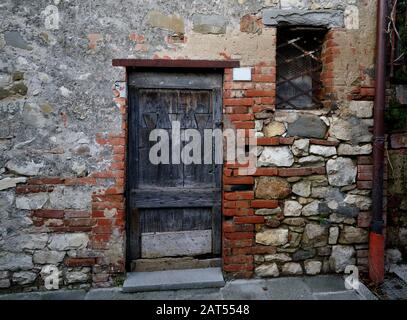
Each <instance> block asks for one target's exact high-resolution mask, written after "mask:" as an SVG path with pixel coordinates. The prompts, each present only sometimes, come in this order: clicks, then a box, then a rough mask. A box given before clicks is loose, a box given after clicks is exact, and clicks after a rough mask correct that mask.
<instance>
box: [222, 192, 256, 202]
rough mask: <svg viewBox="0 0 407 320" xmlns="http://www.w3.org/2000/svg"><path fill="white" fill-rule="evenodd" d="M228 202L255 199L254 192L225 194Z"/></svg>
mask: <svg viewBox="0 0 407 320" xmlns="http://www.w3.org/2000/svg"><path fill="white" fill-rule="evenodd" d="M224 198H225V199H226V200H251V199H254V191H236V192H225V193H224Z"/></svg>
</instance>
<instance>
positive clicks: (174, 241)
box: [141, 230, 212, 258]
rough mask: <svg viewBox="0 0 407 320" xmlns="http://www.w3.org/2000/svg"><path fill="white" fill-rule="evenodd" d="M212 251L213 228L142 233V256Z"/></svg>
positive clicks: (186, 254)
mask: <svg viewBox="0 0 407 320" xmlns="http://www.w3.org/2000/svg"><path fill="white" fill-rule="evenodd" d="M211 252H212V230H192V231H176V232H151V233H142V234H141V257H142V258H159V257H177V256H197V255H202V254H207V253H211Z"/></svg>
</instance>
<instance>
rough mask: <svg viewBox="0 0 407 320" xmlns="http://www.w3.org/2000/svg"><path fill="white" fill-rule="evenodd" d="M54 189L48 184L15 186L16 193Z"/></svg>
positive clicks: (50, 190)
mask: <svg viewBox="0 0 407 320" xmlns="http://www.w3.org/2000/svg"><path fill="white" fill-rule="evenodd" d="M53 190H54V187H53V186H49V185H18V186H17V187H16V193H19V194H25V193H38V192H52V191H53Z"/></svg>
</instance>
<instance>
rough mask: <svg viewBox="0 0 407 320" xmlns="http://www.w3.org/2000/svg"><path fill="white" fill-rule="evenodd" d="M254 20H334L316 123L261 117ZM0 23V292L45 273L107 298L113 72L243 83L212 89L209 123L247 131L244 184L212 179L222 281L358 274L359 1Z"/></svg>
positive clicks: (84, 7) (266, 51)
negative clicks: (162, 67) (196, 68)
mask: <svg viewBox="0 0 407 320" xmlns="http://www.w3.org/2000/svg"><path fill="white" fill-rule="evenodd" d="M264 9H272V10H279V11H280V12H281V10H283V11H284V10H294V11H296V10H297V11H298V10H300V14H299V16H300V17H303V16H304V11H306V12H308V13H312V14H314V13H315V12H326V11H332V10H335V12H336V13H335V14H339V16H340V17H343V24H342V25H340V26H338V25H336V26H331V27H330V31H329V32H328V33H327V36H326V39H325V40H324V69H323V73H322V79H323V82H324V88H325V89H324V108H322V109H318V110H311V111H307V112H301V111H281V110H275V74H276V62H275V61H276V60H275V45H276V26H275V25H274V26H273V25H266V24H264V23H263V11H264ZM297 11H296V12H297ZM57 13H58V16H56V15H55V14H57ZM0 14H1V16H2V20H1V21H0V26H1V28H0V99H1V100H0V288H1V289H2V290H14V289H15V290H20V289H24V290H34V289H38V288H40V289H43V288H44V277H43V276H44V274H45V273H46V268H44V267H45V266H49V265H55V266H57V267H58V269H59V270H60V272H61V273H60V278H61V285H62V286H66V287H89V286H95V287H101V286H112V285H115V284H117V283H118V282H117V281H116V280H115V279H117V278H118V276H119V277H120V275H122V274H123V272H124V260H125V241H126V240H125V232H124V229H125V213H124V212H125V211H124V209H125V201H124V196H123V192H124V183H125V170H124V169H125V154H126V127H127V126H126V118H127V111H126V110H127V108H126V104H127V100H126V96H127V93H126V85H125V81H126V73H125V70H124V69H123V68H113V67H112V66H111V60H112V59H114V58H151V59H155V58H163V59H177V58H183V59H213V60H219V59H237V60H239V61H240V64H241V66H242V67H250V68H251V70H252V80H251V81H247V82H238V81H233V80H232V70H231V69H226V70H225V76H224V80H225V82H224V94H223V96H224V106H223V108H224V124H225V125H231V126H232V127H234V128H244V129H250V128H254V129H256V130H257V131H258V134H257V136H258V143H259V145H260V146H261V150H260V151H261V152H260V153H259V158H258V169H257V171H256V173H255V174H254V175H239V172H238V171H237V170H236V169H237V167H236V165H233V164H229V163H225V165H224V177H223V182H224V202H223V211H222V212H223V217H224V222H223V269H224V271H225V272H226V273H227V275H228V276H230V277H251V276H260V277H268V276H278V275H280V274H300V273H307V274H316V273H320V272H325V273H327V272H342V271H343V268H344V266H345V265H346V264H348V263H357V265H359V266H360V267H361V268H362V270H363V268H366V265H367V231H366V230H367V229H366V228H367V227H368V224H369V217H370V213H369V210H370V205H371V200H370V188H371V133H370V128H371V126H372V119H371V116H372V99H373V95H374V90H373V81H372V76H373V73H374V72H373V71H374V70H373V56H374V43H375V39H374V36H375V32H374V30H375V19H374V17H375V2H374V1H372V0H360V1H354V0H348V1H329V0H328V1H325V0H324V1H322V0H313V1H307V0H305V1H297V0H281V1H278V0H277V1H274V0H273V1H270V0H231V1H228V2H225V1H219V0H213V1H201V0H194V1H178V2H167V1H159V0H154V1H148V2H141V1H130V0H128V1H124V2H121V4H120V5H118V4H117V3H116V2H114V1H111V0H104V1H102V2H100V1H92V0H86V1H63V0H55V1H54V2H51V1H45V0H42V1H36V2H32V1H20V2H16V1H13V0H6V1H3V2H2V4H1V5H0ZM280 14H281V13H280ZM283 15H284V13H283ZM335 16H336V15H335ZM279 17H280V16H279ZM284 19H287V18H286V16H284ZM340 21H342V20H340ZM112 88H113V99H114V100H113V99H112ZM240 174H241V173H240ZM236 185H240V186H242V185H245V186H246V187H245V188H246V191H239V192H234V191H231V190H232V186H236Z"/></svg>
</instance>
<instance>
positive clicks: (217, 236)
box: [126, 67, 224, 271]
mask: <svg viewBox="0 0 407 320" xmlns="http://www.w3.org/2000/svg"><path fill="white" fill-rule="evenodd" d="M136 72H140V73H142V72H147V73H149V74H156V75H159V74H163V73H167V74H168V73H177V74H180V73H181V74H185V75H188V74H189V75H190V76H191V75H192V76H193V74H201V75H204V74H217V75H219V76H220V77H221V79H220V84H219V85H216V86H214V85H213V84H212V83H211V81H198V82H193V81H188V79H187V77H185V78H184V80H187V81H181V82H178V83H177V84H175V83H165V84H160V86H159V87H158V86H154V84H152V83H149V82H148V81H146V79H140V80H139V81H137V80H135V79H134V78H133V76H132V74H134V73H136ZM223 77H224V73H223V69H221V68H218V69H202V68H199V69H196V68H189V67H177V68H137V69H130V70H129V69H128V70H127V77H126V78H127V93H128V112H127V118H128V119H127V120H128V122H127V123H128V128H127V132H128V134H127V156H126V177H127V179H126V199H127V202H126V270H128V271H131V262H132V261H133V260H134V259H135V257H137V256H138V257H139V256H140V244H141V243H140V238H141V232H140V215H139V214H138V210H137V209H133V210H134V212H132V211H133V210H132V208H131V205H130V201H131V189H132V187H133V186H134V184H135V183H136V182H137V179H138V172H137V169H136V171H135V172H134V170H132V169H133V168H135V167H136V168H138V165H135V166H134V165H133V166H132V167H130V165H129V160H130V156H129V155H130V153H132V154H135V153H137V149H138V145H137V137H136V134H137V123H138V121H137V120H138V113H137V112H134V110H133V109H134V107H133V106H135V105H138V104H137V94H136V91H137V89H143V88H151V89H155V88H156V89H186V90H188V89H192V90H211V91H212V104H213V108H214V109H213V115H214V117H213V128H214V129H215V128H222V121H223V119H222V117H223V112H222V108H223V103H222V101H223V100H222V99H223V98H222V97H223ZM136 158H137V159H138V157H136ZM133 160H134V159H133ZM214 168H215V170H214V171H215V183H216V185H215V187H216V189H217V194H216V203H215V204H214V205H213V207H212V254H216V255H218V256H219V258H221V256H222V252H221V251H222V193H223V183H222V171H223V164H214ZM130 171H132V172H131V173H130ZM132 230H136V232H134V231H132ZM134 235H135V236H134ZM132 236H133V237H132ZM134 243H136V245H134ZM134 246H136V248H134Z"/></svg>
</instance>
